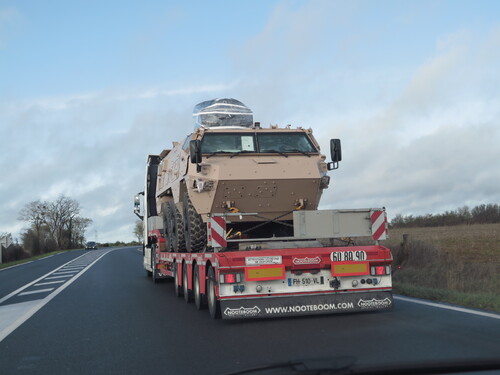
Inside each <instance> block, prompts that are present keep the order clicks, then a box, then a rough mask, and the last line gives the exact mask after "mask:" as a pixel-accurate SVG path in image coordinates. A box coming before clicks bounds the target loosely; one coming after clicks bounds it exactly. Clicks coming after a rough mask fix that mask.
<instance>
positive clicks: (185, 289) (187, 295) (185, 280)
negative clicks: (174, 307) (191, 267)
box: [182, 262, 192, 303]
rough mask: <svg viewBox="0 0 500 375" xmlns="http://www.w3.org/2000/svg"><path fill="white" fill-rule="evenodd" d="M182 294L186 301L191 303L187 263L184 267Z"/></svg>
mask: <svg viewBox="0 0 500 375" xmlns="http://www.w3.org/2000/svg"><path fill="white" fill-rule="evenodd" d="M182 292H183V294H184V301H186V303H189V302H191V300H192V292H191V291H190V290H189V288H188V265H187V263H186V262H184V264H183V265H182Z"/></svg>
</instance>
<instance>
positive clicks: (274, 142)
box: [201, 132, 318, 154]
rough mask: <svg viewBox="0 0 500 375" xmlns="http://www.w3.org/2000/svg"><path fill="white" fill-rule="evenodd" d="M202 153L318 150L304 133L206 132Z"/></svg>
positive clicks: (305, 151) (301, 151)
mask: <svg viewBox="0 0 500 375" xmlns="http://www.w3.org/2000/svg"><path fill="white" fill-rule="evenodd" d="M201 150H202V152H203V153H206V154H208V153H215V152H222V153H223V152H255V153H274V152H278V153H296V152H299V153H309V152H318V150H317V149H316V147H314V145H313V143H312V142H311V140H310V139H309V138H308V137H307V135H306V134H305V133H297V132H289V133H283V132H280V133H254V134H249V133H245V134H242V133H207V134H205V136H204V137H203V139H202V141H201Z"/></svg>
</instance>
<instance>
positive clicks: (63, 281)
mask: <svg viewBox="0 0 500 375" xmlns="http://www.w3.org/2000/svg"><path fill="white" fill-rule="evenodd" d="M65 282H66V280H56V281H49V282H46V283H37V284H35V285H34V286H41V285H52V284H60V283H65Z"/></svg>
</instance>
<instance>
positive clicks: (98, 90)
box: [0, 0, 500, 241]
mask: <svg viewBox="0 0 500 375" xmlns="http://www.w3.org/2000/svg"><path fill="white" fill-rule="evenodd" d="M216 97H219V98H221V97H234V98H237V99H239V100H241V101H243V102H244V103H245V104H246V105H248V106H249V107H250V108H252V110H253V111H254V118H255V120H256V121H261V123H262V124H263V125H266V126H267V124H271V123H272V124H281V125H286V124H292V125H297V126H304V127H311V128H313V129H314V133H315V135H316V137H318V138H319V139H320V143H321V145H322V148H323V151H324V152H328V140H329V139H330V138H340V139H341V140H342V147H343V159H344V160H343V161H342V163H341V167H340V169H339V170H337V171H334V172H333V173H332V178H333V183H332V184H331V187H330V189H328V190H327V191H326V193H325V194H324V196H323V201H322V208H361V207H375V206H376V207H380V206H385V207H387V210H388V213H389V215H390V217H394V216H395V215H396V214H398V213H401V214H424V213H438V212H443V211H444V210H449V209H455V208H457V207H460V206H463V205H469V206H475V205H477V204H481V203H500V167H499V166H498V164H499V163H500V2H499V1H481V0H476V1H459V0H451V1H445V0H444V1H420V0H419V1H395V0H394V1H333V0H332V1H320V0H317V1H269V0H261V1H258V0H251V1H210V2H208V1H161V0H158V1H149V0H148V1H124V0H120V1H91V0H86V1H83V0H82V1H80V0H72V1H66V0H46V1H8V0H0V147H1V154H0V155H1V157H0V172H1V178H0V232H12V234H13V235H14V237H19V233H20V232H21V231H22V230H23V228H25V227H26V224H25V223H22V222H20V221H18V220H17V217H18V213H19V211H20V209H21V208H22V207H23V206H24V205H25V204H26V203H28V202H30V201H33V200H37V199H41V200H54V199H56V198H57V197H58V196H59V195H61V194H65V195H67V196H69V197H71V198H74V199H76V200H78V201H79V202H80V203H81V205H82V208H83V210H82V213H81V214H82V215H83V216H85V217H89V218H91V219H93V221H94V223H93V225H92V227H91V228H89V231H88V232H87V238H88V239H94V237H95V235H96V233H97V235H98V240H99V241H116V240H125V241H128V240H132V239H133V238H134V237H133V234H132V231H133V226H134V222H135V216H134V215H133V214H132V208H133V205H132V198H133V196H134V194H135V193H137V192H138V191H140V190H142V188H143V187H142V184H143V179H144V168H145V161H146V156H147V155H148V154H155V153H159V152H161V150H162V149H164V148H168V147H170V146H171V142H172V141H177V140H180V139H181V138H182V137H184V136H185V135H186V134H187V133H189V132H190V131H191V129H192V119H191V111H192V108H193V106H194V105H195V104H196V103H198V102H200V101H203V100H208V99H212V98H216Z"/></svg>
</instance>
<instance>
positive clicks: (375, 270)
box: [370, 266, 390, 276]
mask: <svg viewBox="0 0 500 375" xmlns="http://www.w3.org/2000/svg"><path fill="white" fill-rule="evenodd" d="M370 271H371V272H370V273H371V274H372V276H383V275H388V274H389V272H390V271H388V267H386V266H371V270H370Z"/></svg>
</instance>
